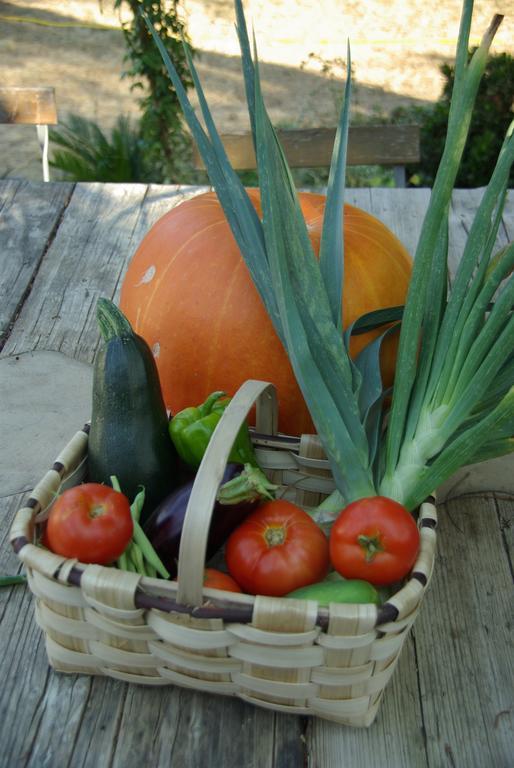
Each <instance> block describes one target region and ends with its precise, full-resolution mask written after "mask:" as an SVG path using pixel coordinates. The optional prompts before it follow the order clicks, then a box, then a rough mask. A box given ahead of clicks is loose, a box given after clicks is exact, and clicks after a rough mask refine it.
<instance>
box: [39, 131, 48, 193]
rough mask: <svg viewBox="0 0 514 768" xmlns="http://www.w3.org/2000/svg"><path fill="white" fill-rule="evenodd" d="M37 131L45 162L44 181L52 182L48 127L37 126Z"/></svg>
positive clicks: (42, 157)
mask: <svg viewBox="0 0 514 768" xmlns="http://www.w3.org/2000/svg"><path fill="white" fill-rule="evenodd" d="M36 131H37V138H38V141H39V148H40V150H41V159H42V162H43V181H50V170H49V167H48V126H47V125H36Z"/></svg>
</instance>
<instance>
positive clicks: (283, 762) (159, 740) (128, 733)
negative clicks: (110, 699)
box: [112, 686, 304, 768]
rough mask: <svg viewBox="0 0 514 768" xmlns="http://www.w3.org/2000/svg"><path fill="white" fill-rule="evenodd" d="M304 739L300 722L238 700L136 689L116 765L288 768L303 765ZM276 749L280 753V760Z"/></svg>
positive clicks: (129, 702) (129, 697)
mask: <svg viewBox="0 0 514 768" xmlns="http://www.w3.org/2000/svg"><path fill="white" fill-rule="evenodd" d="M275 718H276V719H277V720H278V721H279V723H280V725H281V726H282V727H281V729H280V730H281V736H282V737H284V738H282V739H277V737H276V733H275V726H274V720H275ZM286 734H287V740H286V738H285V737H286ZM300 736H301V729H300V718H295V717H287V716H285V715H275V714H274V713H273V712H270V711H267V710H263V709H258V708H256V707H253V706H251V705H249V704H245V703H244V702H242V701H239V700H237V699H233V698H229V697H219V696H213V695H206V694H203V693H196V692H193V691H188V690H186V689H178V688H177V689H175V688H174V689H171V690H170V689H160V690H149V689H145V688H142V687H139V686H138V687H135V686H132V687H130V688H129V689H128V692H127V699H126V702H125V706H124V711H123V718H122V721H121V727H120V737H119V739H118V742H117V744H116V748H115V752H114V758H113V762H112V766H113V768H125V766H130V767H132V766H134V768H136V766H140V765H143V764H147V765H152V766H156V768H161V766H162V768H164V767H165V766H177V768H178V767H179V766H185V765H187V766H188V768H197V767H198V768H203V767H204V766H205V765H206V764H209V765H220V766H227V768H229V767H230V768H238V766H242V765H244V766H245V768H246V766H248V768H260V767H261V766H267V765H276V766H277V768H288V766H298V765H302V764H303V757H304V745H303V742H302V741H301V738H300ZM286 745H287V754H284V752H285V751H286V750H285V749H284V747H285V746H286ZM275 750H277V751H278V753H279V754H277V755H276V757H275V758H274V751H275Z"/></svg>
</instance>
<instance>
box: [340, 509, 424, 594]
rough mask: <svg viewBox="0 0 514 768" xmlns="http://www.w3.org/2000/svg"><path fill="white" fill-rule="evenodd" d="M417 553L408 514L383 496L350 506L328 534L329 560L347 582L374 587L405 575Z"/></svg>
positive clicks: (416, 536) (413, 525)
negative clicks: (355, 580)
mask: <svg viewBox="0 0 514 768" xmlns="http://www.w3.org/2000/svg"><path fill="white" fill-rule="evenodd" d="M418 550H419V531H418V527H417V525H416V523H415V521H414V518H413V517H412V515H411V514H410V512H409V511H408V510H407V509H405V507H403V506H402V505H401V504H398V502H397V501H393V500H392V499H387V498H386V497H385V496H372V497H370V498H366V499H359V500H358V501H354V502H353V503H352V504H349V505H348V506H347V507H345V509H343V511H342V512H341V514H340V515H339V517H338V518H337V520H336V521H335V523H334V524H333V526H332V530H331V531H330V559H331V560H332V564H333V566H334V568H335V569H336V571H338V572H339V573H340V574H341V576H344V577H345V578H347V579H365V580H366V581H369V582H371V584H375V585H376V586H381V585H386V584H392V583H393V582H395V581H398V580H399V579H402V578H403V577H404V576H406V575H407V574H408V572H409V571H410V569H411V568H412V566H413V565H414V563H415V561H416V557H417V554H418Z"/></svg>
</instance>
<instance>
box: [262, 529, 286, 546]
mask: <svg viewBox="0 0 514 768" xmlns="http://www.w3.org/2000/svg"><path fill="white" fill-rule="evenodd" d="M264 538H265V540H266V544H267V545H268V547H279V546H280V545H281V544H283V543H284V541H285V540H286V535H285V531H284V529H283V528H282V526H270V527H269V528H266V531H265V532H264Z"/></svg>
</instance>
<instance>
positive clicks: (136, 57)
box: [50, 0, 198, 183]
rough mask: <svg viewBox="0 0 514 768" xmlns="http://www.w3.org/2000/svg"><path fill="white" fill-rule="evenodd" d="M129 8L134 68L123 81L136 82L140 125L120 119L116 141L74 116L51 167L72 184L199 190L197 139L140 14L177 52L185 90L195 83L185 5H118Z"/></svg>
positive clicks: (63, 127)
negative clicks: (194, 186) (194, 155)
mask: <svg viewBox="0 0 514 768" xmlns="http://www.w3.org/2000/svg"><path fill="white" fill-rule="evenodd" d="M124 3H125V4H126V5H128V6H129V7H130V9H131V11H132V17H131V20H130V21H129V22H127V23H126V24H125V25H124V26H123V34H124V36H125V41H126V43H127V47H128V53H127V56H126V59H127V60H130V62H131V66H130V68H129V69H128V70H127V71H126V72H124V73H123V74H122V77H129V76H130V77H134V78H135V82H134V84H133V85H132V88H134V89H136V90H139V91H141V92H142V93H144V95H142V96H141V98H140V99H139V105H140V107H141V110H142V115H141V118H140V120H139V121H138V122H136V123H131V121H130V120H129V118H128V117H124V116H120V117H118V118H117V120H116V123H115V126H114V128H113V129H112V132H111V134H110V136H108V135H107V134H106V133H105V132H104V131H103V130H102V129H101V128H100V126H99V125H98V124H97V123H96V122H94V121H93V120H90V119H87V118H84V117H81V116H79V115H75V114H72V115H70V116H69V118H68V119H67V120H65V121H63V122H62V123H61V124H60V125H59V127H58V128H56V129H53V130H52V131H51V133H50V138H51V140H52V142H53V144H56V145H57V146H58V147H60V149H59V150H57V151H55V152H54V153H53V157H52V160H51V165H52V167H54V168H57V169H59V170H60V171H61V172H62V173H63V175H64V176H65V177H66V178H69V179H71V180H73V181H104V182H109V181H110V182H155V183H169V182H172V183H177V182H184V183H194V182H195V181H197V180H198V174H196V173H195V172H194V170H193V164H192V159H191V149H192V148H191V139H190V137H189V134H188V133H187V130H186V127H185V124H184V121H183V118H182V111H181V108H180V104H179V102H178V100H177V96H176V93H175V89H174V88H173V85H172V84H171V82H170V80H169V78H168V77H167V75H166V70H165V67H164V65H163V63H162V59H161V57H160V55H159V53H158V51H157V49H156V48H155V45H154V43H153V40H152V36H151V34H150V32H149V31H148V28H147V26H146V25H145V24H144V22H143V20H142V16H141V13H143V12H144V13H145V14H146V15H147V17H148V18H150V19H151V21H152V23H153V25H154V26H155V28H156V29H157V30H158V33H157V34H158V35H159V37H160V39H161V40H162V41H163V42H164V44H165V45H166V48H167V50H169V51H170V52H171V54H172V55H173V57H174V60H175V62H176V66H177V68H178V71H179V72H180V73H181V76H182V78H183V82H184V84H185V85H186V87H189V86H190V85H191V84H192V81H191V78H190V76H189V72H188V69H187V66H186V64H185V55H184V52H183V47H182V39H184V40H187V39H188V38H187V33H186V30H185V26H184V23H183V22H182V21H181V20H180V19H179V15H178V6H179V0H173V2H172V3H168V2H164V0H116V3H115V7H116V8H118V9H119V8H121V6H122V5H123V4H124Z"/></svg>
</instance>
